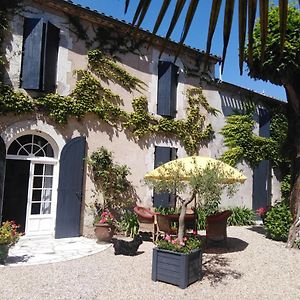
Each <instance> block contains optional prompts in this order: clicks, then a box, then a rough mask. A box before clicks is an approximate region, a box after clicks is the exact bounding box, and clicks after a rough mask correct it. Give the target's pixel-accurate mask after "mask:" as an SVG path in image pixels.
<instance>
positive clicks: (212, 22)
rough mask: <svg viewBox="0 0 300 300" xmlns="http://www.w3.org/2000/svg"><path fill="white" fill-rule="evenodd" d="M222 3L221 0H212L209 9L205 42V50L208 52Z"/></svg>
mask: <svg viewBox="0 0 300 300" xmlns="http://www.w3.org/2000/svg"><path fill="white" fill-rule="evenodd" d="M221 4H222V0H213V3H212V6H211V11H210V19H209V28H208V35H207V43H206V52H207V54H209V53H210V49H211V42H212V38H213V36H214V33H215V29H216V24H217V21H218V17H219V12H220V7H221Z"/></svg>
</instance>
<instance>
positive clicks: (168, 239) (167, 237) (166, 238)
mask: <svg viewBox="0 0 300 300" xmlns="http://www.w3.org/2000/svg"><path fill="white" fill-rule="evenodd" d="M165 240H166V241H168V242H171V236H170V235H169V234H166V236H165Z"/></svg>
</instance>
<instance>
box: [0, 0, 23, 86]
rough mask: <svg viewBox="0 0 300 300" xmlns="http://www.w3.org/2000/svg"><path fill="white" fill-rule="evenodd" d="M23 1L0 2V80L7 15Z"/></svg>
mask: <svg viewBox="0 0 300 300" xmlns="http://www.w3.org/2000/svg"><path fill="white" fill-rule="evenodd" d="M22 2H23V0H10V1H7V0H5V1H1V5H0V80H2V78H3V65H4V64H5V57H4V53H3V51H4V47H3V42H4V39H5V35H6V34H7V32H8V30H9V23H8V19H9V14H11V13H14V12H15V11H16V10H17V9H18V8H20V7H21V4H22Z"/></svg>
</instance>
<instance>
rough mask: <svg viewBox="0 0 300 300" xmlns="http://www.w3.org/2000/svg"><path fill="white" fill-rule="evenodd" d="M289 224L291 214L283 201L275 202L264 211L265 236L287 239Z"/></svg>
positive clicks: (280, 239)
mask: <svg viewBox="0 0 300 300" xmlns="http://www.w3.org/2000/svg"><path fill="white" fill-rule="evenodd" d="M291 225H292V215H291V212H290V210H289V207H288V206H287V205H286V204H285V203H284V202H280V203H278V204H276V205H275V206H273V207H272V208H271V209H270V210H269V211H268V212H267V213H266V217H265V219H264V227H265V229H266V232H267V237H269V238H271V239H273V240H278V241H287V238H288V233H289V229H290V227H291Z"/></svg>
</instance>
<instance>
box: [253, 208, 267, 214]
mask: <svg viewBox="0 0 300 300" xmlns="http://www.w3.org/2000/svg"><path fill="white" fill-rule="evenodd" d="M266 212H267V208H266V207H260V208H259V209H257V210H256V213H257V214H258V215H259V216H263V215H265V214H266Z"/></svg>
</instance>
